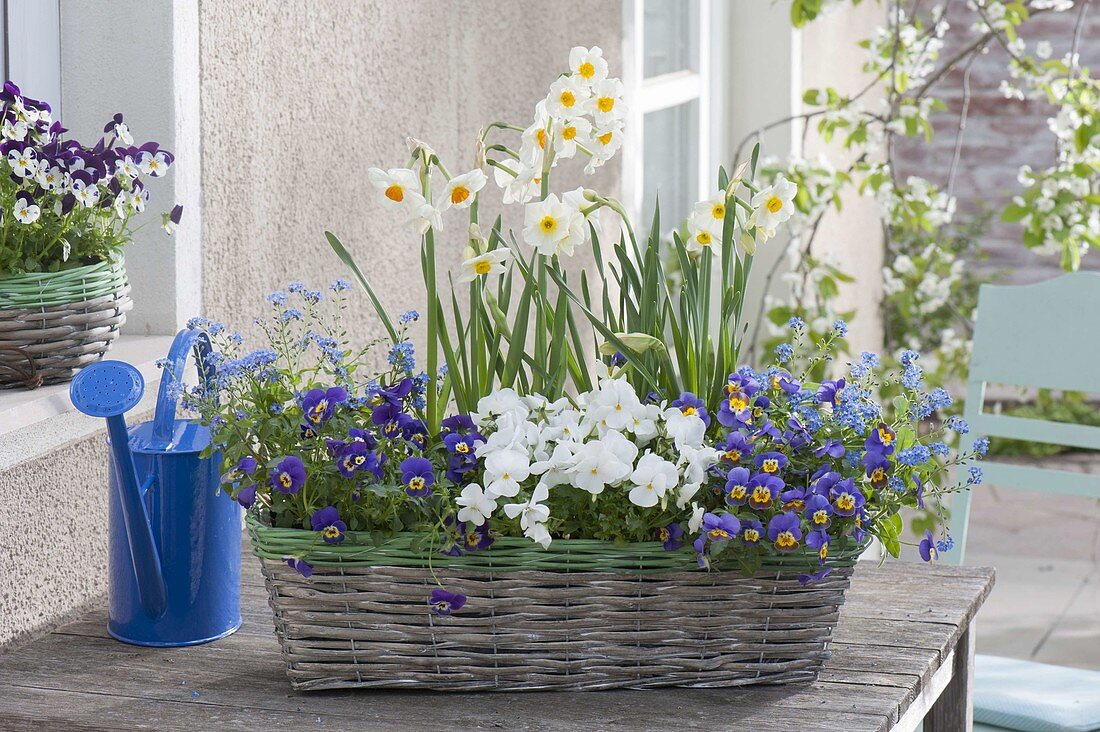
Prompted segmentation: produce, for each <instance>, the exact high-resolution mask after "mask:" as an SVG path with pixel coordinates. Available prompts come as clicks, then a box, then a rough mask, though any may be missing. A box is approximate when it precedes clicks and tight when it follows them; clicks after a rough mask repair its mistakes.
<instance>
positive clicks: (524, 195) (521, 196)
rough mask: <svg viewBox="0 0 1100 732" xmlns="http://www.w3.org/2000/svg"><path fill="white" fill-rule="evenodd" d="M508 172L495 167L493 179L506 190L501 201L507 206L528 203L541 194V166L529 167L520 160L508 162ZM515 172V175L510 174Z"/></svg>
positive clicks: (505, 163) (506, 163)
mask: <svg viewBox="0 0 1100 732" xmlns="http://www.w3.org/2000/svg"><path fill="white" fill-rule="evenodd" d="M502 165H506V166H507V167H508V170H505V169H504V168H501V167H499V166H494V167H493V179H494V180H495V181H496V184H497V185H498V186H500V187H501V188H502V189H503V190H504V196H503V197H502V198H501V200H502V201H503V202H504V204H505V205H507V204H509V203H527V202H528V201H530V200H531V199H532V198H534V197H535V196H537V195H538V194H539V184H540V183H541V181H542V177H541V176H542V168H541V165H540V166H538V167H536V166H534V165H527V164H525V163H523V162H521V161H519V160H508V161H506V162H504V163H502ZM509 170H511V171H513V172H514V173H515V174H514V175H513V173H511V172H509Z"/></svg>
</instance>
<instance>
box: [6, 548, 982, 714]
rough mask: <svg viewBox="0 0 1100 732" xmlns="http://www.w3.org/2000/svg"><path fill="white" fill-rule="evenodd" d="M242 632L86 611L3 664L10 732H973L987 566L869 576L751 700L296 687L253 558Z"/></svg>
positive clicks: (911, 568)
mask: <svg viewBox="0 0 1100 732" xmlns="http://www.w3.org/2000/svg"><path fill="white" fill-rule="evenodd" d="M243 583H244V587H243V588H242V590H243V591H242V600H241V604H242V613H243V616H244V625H242V626H241V629H240V630H239V631H237V632H236V633H235V634H233V635H232V636H230V637H228V638H225V639H222V640H220V641H216V642H214V643H210V644H207V645H203V646H194V647H191V648H175V649H156V648H139V647H136V646H128V645H125V644H122V643H118V642H116V641H114V640H112V639H111V638H109V637H108V636H107V633H106V630H105V624H106V616H105V614H104V612H95V613H92V614H90V615H88V616H86V617H84V618H82V619H80V620H78V621H76V622H73V623H69V624H68V625H65V626H63V627H61V628H59V629H58V630H57V631H55V632H53V633H51V634H49V635H48V636H45V637H44V638H41V639H39V640H36V641H34V642H32V643H30V644H27V645H22V646H20V647H17V648H14V649H11V650H9V651H7V652H6V653H3V654H2V655H0V730H5V731H6V730H24V729H25V730H32V729H33V730H36V731H38V730H43V729H46V730H54V729H57V730H111V731H112V732H114V731H115V730H129V729H152V730H185V731H186V732H204V731H205V730H290V729H311V730H312V729H339V730H348V729H356V730H360V729H363V730H368V729H369V730H403V731H406V730H408V731H412V730H434V729H440V730H448V731H449V732H455V731H457V730H465V729H482V728H489V729H546V730H584V731H585V732H587V731H588V730H629V731H630V732H635V731H637V730H649V729H654V730H685V729H707V730H732V729H737V730H742V729H743V730H752V731H753V732H772V731H773V730H774V731H777V732H778V731H782V732H790V730H835V731H843V732H863V731H864V730H867V731H868V732H887V731H889V730H912V729H915V728H916V727H917V725H918V724H919V723H920V721H921V719H922V718H924V717H925V714H926V713H927V714H928V717H927V720H926V721H925V726H924V729H925V730H926V731H927V732H961V731H962V730H968V729H969V725H970V722H969V706H970V705H969V685H970V676H971V668H972V663H971V661H972V658H973V647H974V644H973V633H972V632H971V630H970V628H971V623H972V621H973V619H974V615H975V613H976V612H977V610H978V608H979V607H980V606H981V604H982V602H983V601H984V600H985V597H986V596H987V595H988V594H989V590H990V588H991V587H992V585H993V570H992V569H984V568H971V567H962V568H959V567H946V566H936V567H928V566H924V565H893V566H889V567H884V568H877V567H874V566H862V565H861V566H860V567H859V569H857V571H856V573H855V576H854V578H853V580H852V588H851V590H850V592H849V593H848V598H847V603H846V604H845V606H844V609H843V612H842V613H841V618H840V623H839V625H838V627H837V630H836V635H835V640H834V643H833V644H832V646H831V650H832V653H833V655H832V658H831V659H830V661H829V662H828V664H827V666H826V669H825V671H824V672H823V673H822V674H821V678H820V679H819V680H818V681H817V682H814V683H803V684H795V685H789V686H782V687H755V688H754V687H748V688H742V689H667V690H660V691H609V692H589V693H549V692H536V693H527V694H499V693H498V694H493V693H485V694H427V693H418V692H417V693H414V692H392V691H375V692H321V693H310V694H300V693H295V692H292V691H291V690H290V686H289V684H288V683H287V681H286V677H285V676H284V675H283V666H282V658H281V656H280V654H279V645H278V642H277V641H276V639H275V635H274V631H273V625H272V621H271V617H270V611H269V609H268V605H267V594H266V591H265V590H264V588H263V581H262V578H261V576H260V572H259V567H258V564H257V563H256V561H255V559H253V558H252V557H250V556H246V562H245V567H244V579H243Z"/></svg>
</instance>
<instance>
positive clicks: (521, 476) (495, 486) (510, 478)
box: [485, 450, 531, 498]
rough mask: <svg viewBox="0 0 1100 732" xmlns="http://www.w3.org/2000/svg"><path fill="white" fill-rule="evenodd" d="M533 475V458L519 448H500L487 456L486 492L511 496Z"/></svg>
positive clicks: (491, 494)
mask: <svg viewBox="0 0 1100 732" xmlns="http://www.w3.org/2000/svg"><path fill="white" fill-rule="evenodd" d="M530 476H531V459H530V457H528V455H527V453H525V452H520V451H519V450H500V451H498V452H492V453H490V454H488V455H487V456H486V457H485V484H486V485H485V494H486V495H488V496H491V497H493V498H496V497H497V496H503V497H505V498H511V497H513V496H514V495H516V494H517V493H519V484H520V483H521V482H523V481H525V480H527V479H528V478H529V477H530Z"/></svg>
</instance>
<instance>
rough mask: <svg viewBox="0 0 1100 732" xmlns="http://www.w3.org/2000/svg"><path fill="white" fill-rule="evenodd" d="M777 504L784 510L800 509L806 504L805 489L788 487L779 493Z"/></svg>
mask: <svg viewBox="0 0 1100 732" xmlns="http://www.w3.org/2000/svg"><path fill="white" fill-rule="evenodd" d="M779 504H780V505H781V506H782V507H783V510H784V511H801V510H802V509H803V508H805V506H806V489H805V488H799V487H798V486H795V487H793V488H788V489H787V490H785V491H783V492H782V493H780V494H779Z"/></svg>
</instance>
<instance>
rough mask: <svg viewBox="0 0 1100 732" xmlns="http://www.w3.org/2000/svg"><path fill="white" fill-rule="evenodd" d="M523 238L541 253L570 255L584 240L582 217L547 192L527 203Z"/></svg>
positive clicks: (545, 255)
mask: <svg viewBox="0 0 1100 732" xmlns="http://www.w3.org/2000/svg"><path fill="white" fill-rule="evenodd" d="M523 239H524V241H526V242H527V243H528V244H530V245H531V246H533V247H534V248H535V249H536V250H537V251H538V252H539V253H540V254H542V255H543V256H544V257H552V256H554V255H555V254H557V255H560V256H571V255H572V254H573V251H574V250H575V249H576V248H577V245H578V244H580V243H581V242H583V241H584V217H583V216H581V215H580V213H579V212H578V211H577V210H576V209H574V208H573V207H571V206H568V205H566V204H565V203H563V202H562V201H561V200H559V199H558V197H557V196H556V195H554V194H553V193H551V194H550V195H548V196H547V197H546V198H545V199H544V200H542V201H533V202H531V203H529V204H527V207H526V209H525V210H524V227H523Z"/></svg>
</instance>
